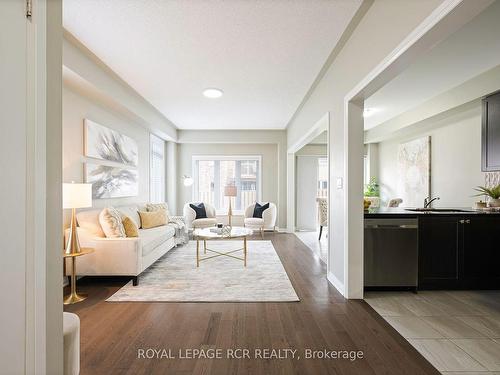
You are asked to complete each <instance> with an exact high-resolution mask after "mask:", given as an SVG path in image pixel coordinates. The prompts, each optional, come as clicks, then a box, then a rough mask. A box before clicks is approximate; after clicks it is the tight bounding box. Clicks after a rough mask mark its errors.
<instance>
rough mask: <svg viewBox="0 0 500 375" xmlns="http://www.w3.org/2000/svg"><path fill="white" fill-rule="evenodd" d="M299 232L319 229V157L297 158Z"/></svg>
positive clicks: (297, 215)
mask: <svg viewBox="0 0 500 375" xmlns="http://www.w3.org/2000/svg"><path fill="white" fill-rule="evenodd" d="M296 176H297V179H296V181H297V183H296V186H297V192H296V196H297V210H296V211H295V212H296V228H297V230H310V231H315V230H316V229H317V228H318V213H317V212H318V210H317V207H318V204H317V203H316V195H317V191H318V186H317V185H318V157H317V156H297V175H296Z"/></svg>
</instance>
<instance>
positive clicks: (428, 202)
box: [424, 196, 441, 208]
mask: <svg viewBox="0 0 500 375" xmlns="http://www.w3.org/2000/svg"><path fill="white" fill-rule="evenodd" d="M439 199H441V198H439V197H434V198H432V199H431V197H430V196H429V197H427V198H425V199H424V208H428V207H430V205H431V204H432V202H434V201H438V200H439Z"/></svg>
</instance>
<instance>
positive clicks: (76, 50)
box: [63, 32, 177, 140]
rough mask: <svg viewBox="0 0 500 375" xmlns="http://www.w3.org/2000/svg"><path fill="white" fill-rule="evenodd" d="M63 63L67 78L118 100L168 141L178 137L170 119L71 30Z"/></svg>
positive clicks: (127, 110) (119, 104)
mask: <svg viewBox="0 0 500 375" xmlns="http://www.w3.org/2000/svg"><path fill="white" fill-rule="evenodd" d="M63 63H64V68H65V69H64V71H63V73H64V74H65V79H66V80H67V78H68V77H67V76H68V74H67V73H68V72H69V73H70V74H71V76H72V78H74V79H75V80H76V81H77V84H78V85H79V86H83V85H85V86H86V89H87V90H92V91H94V92H95V93H97V94H98V95H100V96H101V98H102V99H104V100H106V101H109V102H113V103H115V104H116V106H117V107H118V106H119V107H121V108H122V110H123V111H126V112H128V113H130V115H133V116H134V117H135V121H136V122H137V123H138V124H140V125H142V126H143V127H145V128H147V129H149V130H150V131H151V132H152V133H155V134H156V135H158V136H159V137H161V138H163V139H165V140H176V139H177V128H176V127H175V125H174V124H173V123H172V122H171V121H170V120H169V119H167V118H166V117H165V116H163V114H161V113H160V112H159V111H158V110H157V109H156V108H155V107H153V106H152V105H151V104H150V103H149V102H148V101H146V100H145V99H144V98H143V97H142V96H141V95H139V94H138V93H137V92H136V91H135V90H134V89H133V88H132V87H130V86H129V85H128V84H127V83H126V82H125V81H123V80H122V79H121V78H120V77H119V76H118V75H117V74H116V73H115V72H114V71H113V70H111V69H110V68H109V67H108V66H106V65H105V64H104V63H103V62H102V61H101V60H100V59H99V58H98V57H97V56H95V55H94V54H93V53H92V52H91V51H90V50H88V49H87V48H86V47H85V46H84V45H82V44H81V43H80V42H79V41H78V40H77V39H76V38H74V37H73V36H72V35H71V34H70V33H68V32H65V34H64V40H63Z"/></svg>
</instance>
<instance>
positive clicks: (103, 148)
mask: <svg viewBox="0 0 500 375" xmlns="http://www.w3.org/2000/svg"><path fill="white" fill-rule="evenodd" d="M84 152H85V156H87V157H89V158H94V159H100V160H105V161H110V162H116V163H120V164H125V165H128V166H133V167H136V166H137V163H138V148H137V143H136V142H135V141H134V140H133V139H132V138H130V137H127V136H126V135H124V134H120V133H119V132H117V131H115V130H112V129H110V128H107V127H105V126H102V125H99V124H97V123H95V122H93V121H91V120H88V119H85V120H84Z"/></svg>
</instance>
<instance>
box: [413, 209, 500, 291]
mask: <svg viewBox="0 0 500 375" xmlns="http://www.w3.org/2000/svg"><path fill="white" fill-rule="evenodd" d="M499 231H500V216H497V215H494V216H493V215H492V216H489V215H466V216H461V215H460V216H458V215H453V216H427V217H421V218H420V220H419V236H418V241H419V246H418V251H419V255H418V268H419V269H418V288H419V289H499V288H500V245H499V244H498V233H499Z"/></svg>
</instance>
